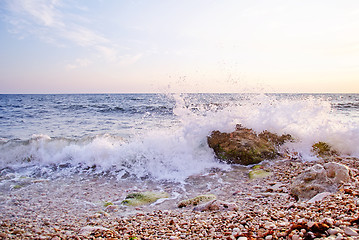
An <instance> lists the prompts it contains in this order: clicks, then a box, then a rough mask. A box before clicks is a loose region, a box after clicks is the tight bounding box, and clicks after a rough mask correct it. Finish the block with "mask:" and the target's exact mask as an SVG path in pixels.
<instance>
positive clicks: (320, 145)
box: [312, 142, 338, 157]
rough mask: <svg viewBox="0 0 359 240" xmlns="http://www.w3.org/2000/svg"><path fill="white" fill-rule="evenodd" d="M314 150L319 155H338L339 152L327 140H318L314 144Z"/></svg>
mask: <svg viewBox="0 0 359 240" xmlns="http://www.w3.org/2000/svg"><path fill="white" fill-rule="evenodd" d="M312 152H313V153H314V154H315V155H317V156H318V157H329V156H337V155H338V152H337V151H335V150H334V149H333V148H332V146H330V145H329V144H328V143H326V142H317V143H315V144H313V146H312Z"/></svg>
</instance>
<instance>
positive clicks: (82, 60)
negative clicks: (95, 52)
mask: <svg viewBox="0 0 359 240" xmlns="http://www.w3.org/2000/svg"><path fill="white" fill-rule="evenodd" d="M89 64H91V61H90V60H89V59H87V58H78V59H76V61H75V63H73V64H68V65H67V66H66V68H67V69H69V70H72V69H76V68H81V67H86V66H88V65H89Z"/></svg>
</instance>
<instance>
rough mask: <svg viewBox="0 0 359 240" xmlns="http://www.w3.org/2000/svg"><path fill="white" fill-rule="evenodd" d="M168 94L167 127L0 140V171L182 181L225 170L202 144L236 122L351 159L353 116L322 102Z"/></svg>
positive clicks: (357, 131)
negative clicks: (57, 170) (60, 168)
mask: <svg viewBox="0 0 359 240" xmlns="http://www.w3.org/2000/svg"><path fill="white" fill-rule="evenodd" d="M172 97H173V99H174V100H175V101H176V105H175V107H174V109H173V112H174V114H175V117H176V119H177V120H176V123H177V124H176V125H175V126H173V127H172V128H167V127H163V128H160V129H157V127H156V130H154V129H155V128H154V127H153V128H151V127H147V128H146V129H143V131H142V133H141V134H135V135H132V136H131V137H128V138H126V139H122V138H120V137H118V136H115V135H109V134H104V135H97V136H88V137H83V138H79V139H68V138H50V137H49V136H47V135H41V134H39V135H33V137H32V138H31V139H30V140H28V141H4V142H0V152H1V153H2V154H1V155H0V167H1V168H4V167H12V168H19V167H24V166H35V167H37V168H38V167H40V168H41V167H43V169H51V168H47V166H52V165H55V166H56V165H60V164H62V165H64V164H70V165H71V166H73V167H77V166H81V167H82V168H83V169H86V168H88V167H92V166H96V168H92V169H93V171H95V172H106V171H110V172H112V173H113V174H115V175H117V177H118V178H121V177H124V176H125V175H131V176H136V177H138V178H143V177H150V178H154V179H160V180H162V179H163V180H174V181H183V180H185V179H186V178H187V177H189V176H191V175H195V174H201V173H205V172H206V171H208V169H210V168H214V167H215V168H226V166H225V165H224V164H220V163H218V161H217V160H216V159H215V157H214V154H213V151H212V150H211V149H210V148H209V147H208V146H207V136H208V135H209V134H210V133H211V131H213V130H220V131H224V132H231V131H233V130H234V129H235V126H236V124H242V125H243V126H245V127H248V128H252V129H254V130H256V131H257V132H261V131H263V130H269V131H272V132H275V133H278V134H291V135H292V136H293V137H294V138H295V139H296V141H295V142H294V143H289V144H287V147H288V148H290V149H292V151H296V152H299V153H300V154H301V155H302V156H303V158H304V159H306V160H310V159H313V158H314V156H313V154H312V153H311V146H312V145H313V143H315V142H318V141H323V142H327V143H329V144H330V145H332V146H333V147H334V148H335V149H337V150H338V151H340V152H341V153H342V154H344V155H345V154H346V155H353V156H357V157H358V156H359V149H358V147H357V146H358V145H359V126H358V118H352V117H348V116H346V115H343V114H341V113H339V112H337V111H336V110H335V109H333V108H332V106H331V104H330V102H329V101H326V100H322V99H318V98H313V97H305V98H296V99H288V98H286V99H278V98H277V97H276V96H268V95H250V96H247V97H246V98H242V99H241V100H240V101H236V100H233V101H228V102H221V100H218V99H212V100H211V101H210V102H209V103H206V104H205V103H203V102H199V103H197V104H193V102H192V100H191V97H190V96H189V95H173V96H172ZM171 121H173V119H172V120H171ZM168 123H169V122H167V124H168ZM155 124H156V123H153V125H155ZM147 126H151V125H150V124H147ZM70 169H71V167H70ZM43 171H45V170H43Z"/></svg>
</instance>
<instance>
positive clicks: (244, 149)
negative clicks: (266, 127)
mask: <svg viewBox="0 0 359 240" xmlns="http://www.w3.org/2000/svg"><path fill="white" fill-rule="evenodd" d="M290 140H292V137H291V136H290V135H281V136H279V135H276V134H274V133H271V132H268V131H264V132H262V133H260V134H257V133H256V132H254V131H253V130H252V129H248V128H244V127H242V126H241V125H237V127H236V130H235V131H234V132H232V133H222V132H220V131H213V132H212V133H211V135H210V136H209V137H208V138H207V142H208V145H209V147H210V148H212V149H213V150H214V153H215V155H216V156H217V158H218V159H220V160H221V161H224V162H226V163H230V164H232V163H234V164H242V165H251V164H257V163H260V162H261V161H263V160H264V159H274V158H276V157H278V156H279V155H280V154H279V151H278V148H279V146H280V145H282V144H284V143H285V142H286V141H290Z"/></svg>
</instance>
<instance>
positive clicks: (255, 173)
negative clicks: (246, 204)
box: [248, 169, 273, 179]
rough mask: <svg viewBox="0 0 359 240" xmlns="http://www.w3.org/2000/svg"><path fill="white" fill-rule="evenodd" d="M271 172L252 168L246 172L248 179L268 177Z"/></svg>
mask: <svg viewBox="0 0 359 240" xmlns="http://www.w3.org/2000/svg"><path fill="white" fill-rule="evenodd" d="M272 175H273V173H272V172H269V171H266V170H263V169H254V170H251V171H250V172H249V174H248V176H249V179H257V178H265V177H269V176H272Z"/></svg>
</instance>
